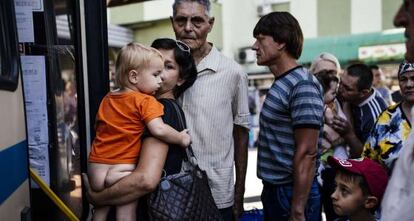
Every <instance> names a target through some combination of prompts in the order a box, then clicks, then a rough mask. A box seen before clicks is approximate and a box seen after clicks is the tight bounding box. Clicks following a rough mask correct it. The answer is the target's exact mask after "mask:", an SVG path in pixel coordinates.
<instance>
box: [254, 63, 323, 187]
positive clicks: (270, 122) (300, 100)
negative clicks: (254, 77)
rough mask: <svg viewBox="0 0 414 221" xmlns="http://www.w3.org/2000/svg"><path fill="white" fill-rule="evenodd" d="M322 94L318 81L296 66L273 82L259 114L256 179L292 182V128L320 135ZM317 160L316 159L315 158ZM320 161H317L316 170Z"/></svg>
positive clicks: (293, 141)
mask: <svg viewBox="0 0 414 221" xmlns="http://www.w3.org/2000/svg"><path fill="white" fill-rule="evenodd" d="M323 105H324V103H323V93H322V87H321V85H320V84H319V82H318V80H317V79H316V78H315V77H314V76H313V75H312V74H310V73H309V72H308V70H307V69H305V68H303V67H301V66H298V67H296V68H293V69H291V70H289V71H287V72H286V73H284V74H282V75H281V76H279V77H277V78H276V79H275V82H274V83H273V85H272V87H271V88H270V90H269V92H268V93H267V95H266V99H265V101H264V103H263V107H262V111H261V113H260V132H259V142H258V143H259V146H258V159H257V176H258V177H259V178H260V179H262V180H264V181H266V182H268V183H271V184H275V185H280V184H288V183H292V182H293V157H294V154H295V150H296V146H295V139H294V129H297V128H314V129H318V130H319V131H320V133H319V141H318V149H319V147H320V140H321V138H322V134H323V130H322V127H323ZM318 158H319V157H318ZM318 166H319V160H317V165H316V167H315V171H316V168H318Z"/></svg>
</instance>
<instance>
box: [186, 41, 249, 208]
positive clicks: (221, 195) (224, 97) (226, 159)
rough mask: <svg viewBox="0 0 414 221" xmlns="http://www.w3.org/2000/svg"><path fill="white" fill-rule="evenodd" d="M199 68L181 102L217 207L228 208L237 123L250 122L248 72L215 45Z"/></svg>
mask: <svg viewBox="0 0 414 221" xmlns="http://www.w3.org/2000/svg"><path fill="white" fill-rule="evenodd" d="M197 71H198V76H197V80H196V81H195V83H194V85H193V86H192V87H190V88H189V89H187V90H186V91H185V92H184V94H183V95H181V97H180V98H179V102H180V104H181V106H182V108H183V110H184V113H185V118H186V122H187V127H188V129H189V130H190V135H191V141H192V147H193V149H194V154H195V155H196V157H197V159H198V164H199V166H200V168H202V169H203V170H205V171H206V172H207V176H208V179H209V185H210V188H211V192H212V194H213V197H214V200H215V202H216V204H217V207H218V208H220V209H221V208H227V207H230V206H232V205H233V201H234V173H233V170H234V140H233V126H234V124H236V125H240V126H243V127H246V128H248V126H249V125H248V124H249V114H250V113H249V107H248V88H247V87H248V81H247V74H246V73H245V72H244V71H243V70H242V68H241V66H240V65H238V64H237V63H236V62H235V61H233V60H232V59H230V58H227V57H225V56H224V55H223V54H222V53H220V52H219V51H218V50H217V49H216V48H215V47H214V46H213V47H212V49H211V51H210V52H209V54H208V55H207V56H206V57H204V58H203V60H201V62H200V63H199V64H198V65H197Z"/></svg>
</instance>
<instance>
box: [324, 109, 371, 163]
mask: <svg viewBox="0 0 414 221" xmlns="http://www.w3.org/2000/svg"><path fill="white" fill-rule="evenodd" d="M332 127H333V129H334V130H335V131H336V132H338V133H339V134H340V135H341V136H342V137H343V138H344V140H345V142H346V144H348V146H349V148H350V150H349V154H350V156H351V158H358V157H361V154H362V150H363V149H364V147H363V144H362V142H361V141H360V140H359V138H358V137H357V136H356V134H355V133H354V131H353V130H352V126H351V124H350V123H349V121H348V120H346V119H344V118H341V117H339V116H335V117H334V119H333V125H332Z"/></svg>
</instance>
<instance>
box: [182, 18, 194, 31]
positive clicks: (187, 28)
mask: <svg viewBox="0 0 414 221" xmlns="http://www.w3.org/2000/svg"><path fill="white" fill-rule="evenodd" d="M184 30H185V31H188V32H189V31H192V30H193V23H191V20H190V19H187V21H186V22H185V25H184Z"/></svg>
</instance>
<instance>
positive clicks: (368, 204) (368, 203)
mask: <svg viewBox="0 0 414 221" xmlns="http://www.w3.org/2000/svg"><path fill="white" fill-rule="evenodd" d="M377 205H378V199H377V197H375V196H368V197H367V198H366V199H365V202H364V206H365V208H366V209H373V208H375V207H376V206H377Z"/></svg>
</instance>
